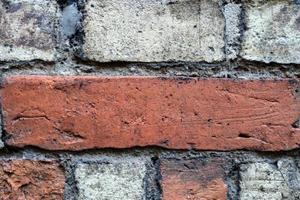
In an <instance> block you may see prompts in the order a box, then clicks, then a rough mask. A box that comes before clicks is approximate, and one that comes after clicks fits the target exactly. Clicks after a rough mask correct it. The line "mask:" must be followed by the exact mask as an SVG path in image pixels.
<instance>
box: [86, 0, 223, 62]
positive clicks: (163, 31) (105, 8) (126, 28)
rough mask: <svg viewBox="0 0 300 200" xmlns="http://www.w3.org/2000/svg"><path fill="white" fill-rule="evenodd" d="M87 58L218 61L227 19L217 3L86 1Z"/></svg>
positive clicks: (208, 0)
mask: <svg viewBox="0 0 300 200" xmlns="http://www.w3.org/2000/svg"><path fill="white" fill-rule="evenodd" d="M85 12H86V16H85V19H84V32H85V43H84V45H83V50H84V53H85V56H86V57H87V58H88V59H91V60H95V61H101V62H103V61H104V62H107V61H142V62H154V61H171V60H176V61H178V60H181V61H207V62H214V61H221V60H223V59H224V50H223V48H224V40H223V38H224V24H225V22H224V21H225V20H224V17H223V15H222V12H221V8H220V7H219V1H218V0H190V1H185V0H125V1H124V0H102V1H98V0H90V1H88V3H87V5H86V6H85Z"/></svg>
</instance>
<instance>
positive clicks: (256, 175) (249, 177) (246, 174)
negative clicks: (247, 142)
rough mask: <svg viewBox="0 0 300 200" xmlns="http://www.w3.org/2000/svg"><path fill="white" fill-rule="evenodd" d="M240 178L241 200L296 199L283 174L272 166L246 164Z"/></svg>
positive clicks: (242, 168) (242, 167)
mask: <svg viewBox="0 0 300 200" xmlns="http://www.w3.org/2000/svg"><path fill="white" fill-rule="evenodd" d="M240 176H241V181H240V188H241V192H240V199H241V200H255V199H261V200H269V199H272V200H285V199H286V200H288V199H294V198H293V197H292V195H291V189H290V188H289V187H288V185H287V182H286V181H285V179H284V177H283V173H281V172H280V171H279V170H278V169H277V168H276V166H274V165H272V164H269V163H251V164H244V165H242V166H241V170H240Z"/></svg>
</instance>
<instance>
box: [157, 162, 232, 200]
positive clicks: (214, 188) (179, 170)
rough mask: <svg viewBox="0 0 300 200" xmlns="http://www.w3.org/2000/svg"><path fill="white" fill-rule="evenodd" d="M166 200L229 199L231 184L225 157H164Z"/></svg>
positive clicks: (163, 195) (163, 179) (163, 170)
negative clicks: (228, 181)
mask: <svg viewBox="0 0 300 200" xmlns="http://www.w3.org/2000/svg"><path fill="white" fill-rule="evenodd" d="M161 174H162V181H161V184H162V197H163V198H162V199H163V200H214V199H218V200H225V199H226V196H227V186H226V184H225V182H224V179H223V178H224V171H223V169H222V161H221V160H217V159H215V160H213V159H208V160H207V161H199V160H187V161H182V160H163V161H162V163H161Z"/></svg>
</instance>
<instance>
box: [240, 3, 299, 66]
mask: <svg viewBox="0 0 300 200" xmlns="http://www.w3.org/2000/svg"><path fill="white" fill-rule="evenodd" d="M245 6H246V8H245V12H246V14H245V15H246V17H245V23H246V26H247V29H246V32H245V33H244V39H243V44H242V52H241V54H242V56H243V57H244V58H245V59H249V60H256V61H263V62H267V63H269V62H278V63H300V56H299V54H300V12H299V9H300V4H299V3H297V1H294V0H287V1H284V0H278V1H260V0H251V1H249V2H248V3H247V4H246V5H245Z"/></svg>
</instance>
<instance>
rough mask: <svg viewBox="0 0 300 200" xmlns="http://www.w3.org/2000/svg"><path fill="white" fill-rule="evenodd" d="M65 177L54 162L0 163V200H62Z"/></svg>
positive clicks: (25, 161)
mask: <svg viewBox="0 0 300 200" xmlns="http://www.w3.org/2000/svg"><path fill="white" fill-rule="evenodd" d="M64 183H65V177H64V173H63V171H62V170H61V169H60V168H59V166H58V164H57V163H55V162H43V161H30V160H11V161H0V199H1V200H21V199H27V200H35V199H45V200H60V199H61V200H62V199H63V192H64Z"/></svg>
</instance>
